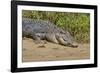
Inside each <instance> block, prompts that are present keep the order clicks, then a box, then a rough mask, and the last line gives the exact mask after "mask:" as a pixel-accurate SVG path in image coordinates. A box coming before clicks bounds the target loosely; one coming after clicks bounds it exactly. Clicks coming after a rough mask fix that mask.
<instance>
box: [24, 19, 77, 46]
mask: <svg viewBox="0 0 100 73" xmlns="http://www.w3.org/2000/svg"><path fill="white" fill-rule="evenodd" d="M22 32H23V37H24V36H25V37H31V38H32V39H34V40H38V41H40V40H47V41H49V42H52V43H59V44H61V45H64V46H70V47H78V45H77V44H76V43H75V42H74V39H73V37H72V36H71V35H70V33H69V32H68V31H67V32H65V31H64V30H63V29H61V28H59V27H57V26H55V25H54V24H53V23H50V22H49V21H44V20H38V19H34V20H32V19H28V18H23V19H22Z"/></svg>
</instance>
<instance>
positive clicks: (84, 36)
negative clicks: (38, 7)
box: [22, 10, 90, 43]
mask: <svg viewBox="0 0 100 73" xmlns="http://www.w3.org/2000/svg"><path fill="white" fill-rule="evenodd" d="M22 17H25V18H31V19H42V20H48V21H50V22H52V23H54V24H55V25H57V26H58V27H61V28H62V29H64V30H65V31H69V32H70V33H71V35H72V36H73V37H74V38H75V39H76V40H77V42H80V43H88V42H89V37H90V35H89V32H90V30H89V29H90V15H89V13H71V12H49V11H29V10H23V11H22Z"/></svg>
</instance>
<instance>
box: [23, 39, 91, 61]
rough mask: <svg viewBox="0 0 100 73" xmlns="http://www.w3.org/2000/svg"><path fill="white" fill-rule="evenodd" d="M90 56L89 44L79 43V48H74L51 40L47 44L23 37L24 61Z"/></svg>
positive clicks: (71, 58) (73, 58)
mask: <svg viewBox="0 0 100 73" xmlns="http://www.w3.org/2000/svg"><path fill="white" fill-rule="evenodd" d="M89 58H90V46H89V44H79V46H78V47H77V48H72V47H66V46H63V45H59V44H54V43H51V42H47V43H46V44H42V43H40V44H36V43H35V41H34V40H32V39H29V38H25V39H23V49H22V61H23V62H34V61H56V60H57V61H58V60H79V59H89Z"/></svg>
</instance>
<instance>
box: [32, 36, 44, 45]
mask: <svg viewBox="0 0 100 73" xmlns="http://www.w3.org/2000/svg"><path fill="white" fill-rule="evenodd" d="M33 39H34V40H35V44H41V43H42V44H43V43H44V42H43V41H42V40H41V38H40V37H39V36H36V35H34V36H33Z"/></svg>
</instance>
